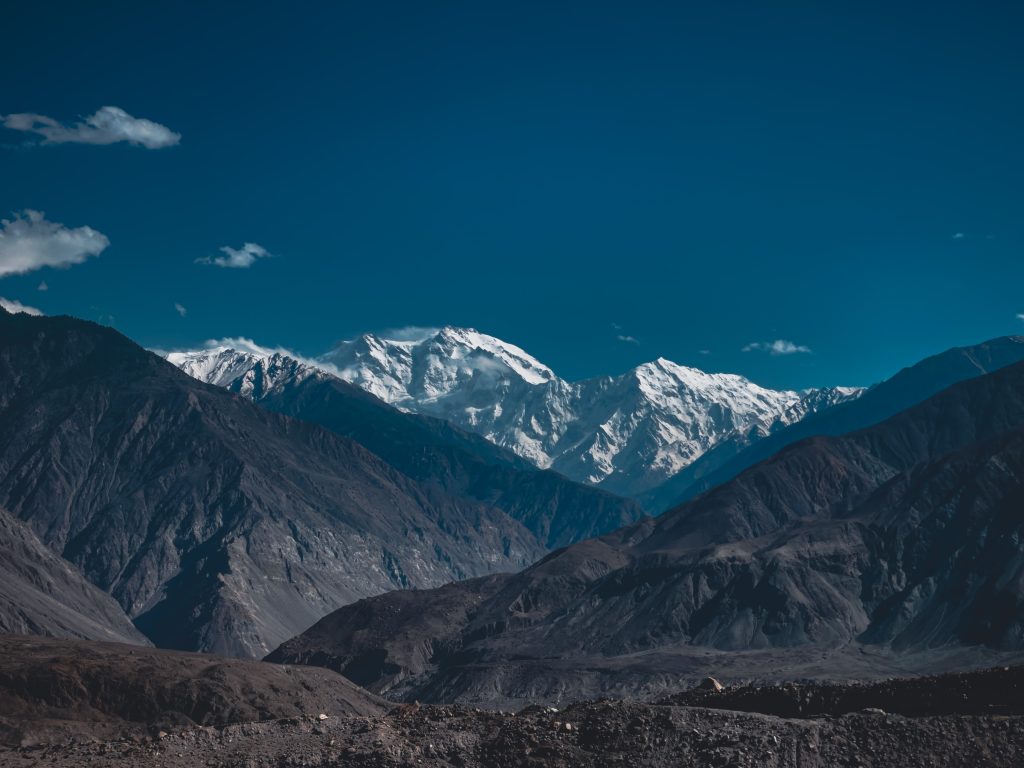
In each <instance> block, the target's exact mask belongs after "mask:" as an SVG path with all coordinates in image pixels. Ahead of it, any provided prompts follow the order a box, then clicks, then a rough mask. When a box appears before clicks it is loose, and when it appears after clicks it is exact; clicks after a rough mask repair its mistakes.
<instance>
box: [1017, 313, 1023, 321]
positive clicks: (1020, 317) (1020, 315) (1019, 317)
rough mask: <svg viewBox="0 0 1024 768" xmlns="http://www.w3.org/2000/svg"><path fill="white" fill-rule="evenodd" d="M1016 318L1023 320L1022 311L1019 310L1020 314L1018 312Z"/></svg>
mask: <svg viewBox="0 0 1024 768" xmlns="http://www.w3.org/2000/svg"><path fill="white" fill-rule="evenodd" d="M1017 319H1018V320H1024V312H1021V313H1020V314H1018V315H1017Z"/></svg>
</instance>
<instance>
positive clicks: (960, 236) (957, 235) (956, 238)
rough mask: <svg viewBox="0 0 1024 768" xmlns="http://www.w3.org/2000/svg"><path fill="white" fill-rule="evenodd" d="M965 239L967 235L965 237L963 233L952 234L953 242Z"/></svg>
mask: <svg viewBox="0 0 1024 768" xmlns="http://www.w3.org/2000/svg"><path fill="white" fill-rule="evenodd" d="M965 237H967V235H965V234H964V233H963V232H954V233H953V239H954V240H963V239H964V238H965Z"/></svg>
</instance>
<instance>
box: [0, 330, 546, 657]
mask: <svg viewBox="0 0 1024 768" xmlns="http://www.w3.org/2000/svg"><path fill="white" fill-rule="evenodd" d="M0 506H4V507H6V508H7V509H8V510H9V511H10V512H11V513H12V514H13V515H15V516H16V517H18V518H20V519H21V520H23V521H25V522H26V523H27V524H28V525H29V526H30V527H31V528H32V530H33V531H34V532H35V534H36V535H37V536H38V537H39V539H40V540H41V541H43V542H44V543H45V544H46V545H47V546H49V547H50V548H51V549H53V550H54V551H55V552H57V553H60V554H62V555H63V556H64V557H65V558H67V559H68V560H69V561H71V562H72V563H74V564H75V565H76V566H78V567H79V568H81V570H82V571H83V573H84V574H85V575H86V577H87V578H88V579H89V580H90V581H91V582H92V583H93V584H95V585H97V586H98V587H100V588H101V589H103V590H105V591H107V592H109V593H110V594H111V595H113V596H114V598H115V599H116V600H117V601H118V603H120V605H121V606H122V607H123V609H124V610H125V611H126V612H127V613H128V614H129V615H130V616H131V617H133V619H134V620H135V622H136V625H137V626H138V627H139V628H140V629H141V630H142V631H143V632H145V634H146V635H147V636H148V637H150V638H151V639H152V640H153V641H154V642H156V643H157V644H159V645H162V646H167V647H174V648H182V649H190V650H214V651H218V652H222V653H227V654H232V655H242V656H245V655H257V656H261V655H263V654H264V653H265V652H266V651H267V650H269V649H270V648H272V647H274V646H275V645H276V644H278V643H279V642H281V641H282V640H284V639H286V638H288V637H290V636H292V635H294V634H295V633H296V632H298V631H300V630H302V629H303V628H305V627H307V626H309V625H310V624H312V623H313V622H315V621H316V620H317V619H318V618H320V617H321V616H323V615H324V614H326V613H328V612H329V611H331V610H333V609H335V608H337V607H338V606H340V605H343V604H345V603H347V602H350V601H352V600H355V599H358V598H360V597H365V596H367V595H371V594H376V593H379V592H383V591H386V590H388V589H395V588H399V587H424V586H433V585H437V584H440V583H444V582H446V581H450V580H452V579H461V578H467V577H471V576H476V575H481V574H484V573H488V572H492V571H501V570H506V571H507V570H511V569H514V568H516V567H523V566H525V565H526V564H528V563H530V562H532V561H533V560H534V559H536V557H538V556H539V555H540V554H542V553H543V551H544V548H543V547H542V546H541V545H540V544H539V542H538V541H537V540H536V538H535V537H534V536H533V535H532V534H530V532H529V531H527V530H526V529H525V528H524V527H523V526H522V525H521V524H520V523H518V522H517V521H515V520H512V519H511V518H510V517H509V516H508V515H507V514H505V513H504V512H501V511H500V510H497V509H495V508H493V507H490V506H487V505H485V504H480V503H477V502H472V501H469V500H466V499H461V498H455V497H453V496H451V495H450V494H448V493H446V492H445V491H444V490H443V489H441V488H437V487H428V486H423V485H420V484H418V483H417V482H416V481H414V480H412V479H410V478H409V477H407V476H405V475H403V474H401V473H400V472H398V471H397V470H395V469H394V468H393V467H391V466H390V465H388V464H387V463H385V462H384V461H382V460H381V459H380V458H378V457H377V456H375V455H374V454H372V453H370V452H369V451H367V450H366V449H364V448H363V447H362V446H360V445H358V444H357V443H355V442H353V441H352V440H349V439H346V438H343V437H340V436H338V435H336V434H334V433H332V432H329V431H327V430H325V429H323V428H321V427H318V426H315V425H312V424H308V423H304V422H298V421H295V420H292V419H289V418H286V417H283V416H280V415H277V414H273V413H269V412H267V411H266V410H264V409H262V408H259V407H257V406H255V405H253V404H252V403H250V402H248V401H246V400H244V399H242V398H239V397H237V396H235V395H233V394H231V393H229V392H226V391H224V390H222V389H219V388H216V387H212V386H209V385H206V384H202V383H200V382H198V381H196V380H194V379H193V378H191V377H189V376H187V375H185V374H184V373H182V372H181V371H179V370H177V369H176V368H175V367H174V366H172V365H170V364H169V363H167V362H166V361H164V360H162V359H161V358H159V357H157V356H156V355H153V354H151V353H149V352H146V351H145V350H143V349H141V348H139V347H138V346H136V345H135V344H133V343H132V342H130V341H129V340H127V339H125V338H124V337H122V336H120V335H119V334H117V333H116V332H114V331H112V330H110V329H107V328H102V327H99V326H96V325H93V324H91V323H87V322H83V321H78V320H74V319H71V318H39V317H29V316H27V315H10V314H7V313H0Z"/></svg>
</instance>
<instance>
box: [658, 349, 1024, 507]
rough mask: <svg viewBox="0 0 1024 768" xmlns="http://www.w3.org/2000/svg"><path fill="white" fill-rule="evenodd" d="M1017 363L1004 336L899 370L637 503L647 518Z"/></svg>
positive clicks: (723, 449) (705, 460) (739, 440)
mask: <svg viewBox="0 0 1024 768" xmlns="http://www.w3.org/2000/svg"><path fill="white" fill-rule="evenodd" d="M1021 360H1024V337H1022V336H1006V337H1003V338H998V339H992V340H991V341H986V342H984V343H982V344H976V345H974V346H970V347H957V348H954V349H950V350H947V351H945V352H942V353H940V354H938V355H933V356H931V357H929V358H926V359H924V360H922V361H921V362H919V363H916V364H915V365H912V366H909V367H908V368H904V369H903V370H902V371H899V372H898V373H896V374H895V375H894V376H892V377H891V378H889V379H886V380H885V381H883V382H881V383H880V384H877V385H875V386H874V387H871V388H870V389H869V390H867V391H866V392H864V393H863V394H862V395H861V396H860V397H858V398H855V399H852V400H849V401H846V402H842V403H839V404H837V407H835V408H817V409H815V411H816V412H814V413H811V414H809V415H807V416H806V417H805V418H802V419H790V420H789V425H788V426H785V427H783V428H777V429H776V430H775V431H774V432H773V433H772V434H770V435H768V436H761V435H754V436H750V435H747V434H744V433H738V434H736V435H733V436H731V437H729V438H726V439H724V440H721V441H719V443H718V444H717V445H716V446H715V447H714V448H712V449H711V450H709V451H707V452H706V453H705V454H703V455H702V456H701V457H700V458H699V459H697V460H696V461H694V462H693V463H692V464H690V465H689V466H687V467H685V468H684V469H683V470H681V471H680V472H679V473H677V474H676V475H674V476H673V477H671V478H670V479H668V480H666V481H665V482H664V483H662V484H661V485H659V486H658V487H656V488H653V489H651V490H650V491H648V492H646V493H645V494H643V495H642V496H641V497H640V499H639V500H640V502H641V503H642V504H643V505H644V508H645V509H647V510H649V511H650V512H652V513H660V512H662V511H664V510H666V509H671V508H672V507H675V506H678V505H679V504H681V503H682V502H684V501H686V500H687V499H690V498H693V497H694V496H696V495H697V494H699V493H701V492H703V491H706V490H707V489H708V488H712V487H714V486H716V485H719V484H721V483H724V482H726V481H727V480H730V479H732V478H733V477H735V476H736V475H738V474H739V473H740V472H742V471H743V470H744V469H746V468H747V467H752V466H753V465H754V464H757V463H758V462H760V461H764V460H765V459H767V458H769V457H770V456H772V455H773V454H775V453H777V452H778V451H780V450H782V449H783V448H785V447H786V446H787V445H792V444H793V443H795V442H797V441H799V440H803V439H804V438H807V437H812V436H814V435H841V434H844V433H846V432H853V431H854V430H857V429H863V428H865V427H869V426H871V425H872V424H877V423H879V422H881V421H884V420H885V419H887V418H889V417H890V416H892V415H894V414H896V413H899V412H900V411H903V410H905V409H907V408H910V407H911V406H913V405H916V404H917V403H920V402H922V401H924V400H927V399H928V398H929V397H931V396H932V395H935V394H937V393H939V392H941V391H942V390H944V389H946V388H947V387H949V386H952V385H953V384H956V383H957V382H960V381H964V380H966V379H971V378H974V377H976V376H983V375H985V374H986V373H992V372H993V371H997V370H999V369H1000V368H1004V367H1005V366H1007V365H1012V364H1013V363H1018V362H1020V361H1021ZM752 438H753V439H752ZM762 438H763V439H762Z"/></svg>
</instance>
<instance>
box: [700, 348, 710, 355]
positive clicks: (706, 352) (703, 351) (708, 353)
mask: <svg viewBox="0 0 1024 768" xmlns="http://www.w3.org/2000/svg"><path fill="white" fill-rule="evenodd" d="M697 352H698V354H701V355H710V354H711V350H710V349H699V350H697Z"/></svg>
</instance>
